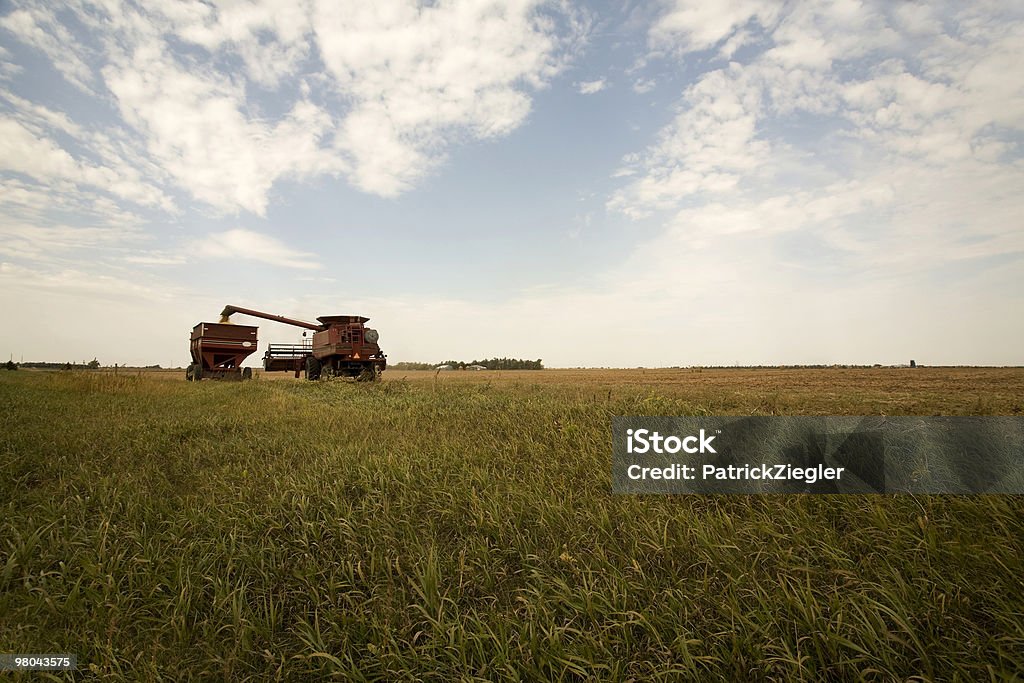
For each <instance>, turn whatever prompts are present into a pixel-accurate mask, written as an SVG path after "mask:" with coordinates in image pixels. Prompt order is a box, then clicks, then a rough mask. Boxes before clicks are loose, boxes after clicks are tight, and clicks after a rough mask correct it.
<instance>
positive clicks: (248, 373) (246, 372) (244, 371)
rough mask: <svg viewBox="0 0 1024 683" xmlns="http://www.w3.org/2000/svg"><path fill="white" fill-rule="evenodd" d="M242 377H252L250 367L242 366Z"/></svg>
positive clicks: (245, 378)
mask: <svg viewBox="0 0 1024 683" xmlns="http://www.w3.org/2000/svg"><path fill="white" fill-rule="evenodd" d="M242 379H243V380H247V379H252V368H242Z"/></svg>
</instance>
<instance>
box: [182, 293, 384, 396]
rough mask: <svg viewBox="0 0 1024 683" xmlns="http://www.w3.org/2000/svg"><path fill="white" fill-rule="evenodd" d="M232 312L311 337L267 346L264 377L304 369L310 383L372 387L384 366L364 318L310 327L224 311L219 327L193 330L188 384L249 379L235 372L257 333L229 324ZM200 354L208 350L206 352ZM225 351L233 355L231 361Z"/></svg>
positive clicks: (330, 318)
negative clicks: (340, 381) (346, 380)
mask: <svg viewBox="0 0 1024 683" xmlns="http://www.w3.org/2000/svg"><path fill="white" fill-rule="evenodd" d="M236 313H238V314H241V315H249V316H252V317H254V318H263V319H264V320H272V321H274V322H279V323H284V324H285V325H294V326H295V327H301V328H303V329H305V330H308V331H311V332H312V333H313V334H312V337H311V338H310V339H308V340H304V342H303V343H301V344H270V345H269V346H268V347H267V351H266V352H265V353H264V354H263V370H264V371H266V372H294V373H295V376H296V377H299V376H300V375H301V373H302V371H303V370H304V371H305V372H306V378H307V379H311V380H315V379H320V378H321V377H351V378H354V379H356V380H359V381H371V382H372V381H375V380H377V379H379V378H380V373H381V372H383V371H384V368H385V367H387V356H386V355H385V354H384V353H383V352H381V350H380V347H379V346H378V345H377V340H378V338H379V335H378V334H377V330H374V329H372V328H369V327H366V322H367V321H368V320H369V318H364V317H362V316H358V315H324V316H320V317H319V318H317V320H318V321H319V322H318V323H310V322H306V321H303V320H295V319H293V318H286V317H284V316H280V315H272V314H270V313H264V312H262V311H254V310H252V309H250V308H241V307H239V306H225V307H224V310H223V311H221V314H220V322H219V323H200V324H198V325H196V327H195V329H193V330H192V361H193V362H192V365H190V366H189V370H188V372H187V373H186V375H187V377H188V379H190V380H195V379H201V378H202V377H216V378H218V379H222V378H226V379H245V378H248V377H251V375H252V371H251V369H250V368H244V369H239V370H235V369H236V368H239V367H240V365H241V362H242V361H243V360H245V358H246V357H247V356H248V355H249V354H251V353H252V352H253V351H255V350H256V329H257V328H255V327H250V326H247V325H234V324H232V323H231V320H230V319H231V316H232V315H234V314H236ZM241 331H244V332H241ZM248 335H251V337H250V336H248ZM304 336H305V333H304ZM236 340H242V341H241V342H240V344H241V345H239V344H236V343H235V342H236ZM246 342H249V344H247V343H246ZM250 344H251V345H250ZM204 349H209V353H206V352H205V351H204ZM229 350H231V351H233V352H234V355H233V356H231V357H230V358H229V357H228V351H229Z"/></svg>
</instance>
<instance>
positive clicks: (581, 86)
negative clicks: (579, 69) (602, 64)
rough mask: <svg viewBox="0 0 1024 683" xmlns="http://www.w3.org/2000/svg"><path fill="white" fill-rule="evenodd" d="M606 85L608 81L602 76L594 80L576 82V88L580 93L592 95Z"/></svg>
mask: <svg viewBox="0 0 1024 683" xmlns="http://www.w3.org/2000/svg"><path fill="white" fill-rule="evenodd" d="M607 87H608V82H607V81H606V80H604V79H603V78H599V79H597V80H596V81H582V82H580V83H577V84H576V89H577V90H578V91H579V93H580V94H581V95H593V94H594V93H599V92H601V91H602V90H604V89H605V88H607Z"/></svg>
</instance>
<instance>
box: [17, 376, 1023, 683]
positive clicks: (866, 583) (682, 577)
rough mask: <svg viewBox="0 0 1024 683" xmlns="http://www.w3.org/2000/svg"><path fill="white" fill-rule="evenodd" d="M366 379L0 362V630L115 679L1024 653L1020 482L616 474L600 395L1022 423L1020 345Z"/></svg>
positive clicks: (721, 669) (920, 666) (939, 675)
mask: <svg viewBox="0 0 1024 683" xmlns="http://www.w3.org/2000/svg"><path fill="white" fill-rule="evenodd" d="M385 374H386V381H384V382H381V383H377V384H372V385H366V384H355V383H349V382H344V381H331V382H317V383H307V382H304V381H298V380H290V381H285V380H286V379H288V378H283V379H282V377H283V376H278V378H279V381H268V378H258V379H257V381H253V382H247V383H241V384H238V383H216V382H201V383H198V384H194V383H186V382H185V381H184V373H178V372H165V373H131V372H127V373H126V372H122V373H120V374H117V375H114V374H110V373H101V372H96V373H86V372H72V373H62V372H29V371H18V372H5V373H2V374H0V405H2V406H3V420H4V422H3V431H2V434H0V462H2V466H3V472H4V474H5V476H4V477H3V478H2V480H0V506H2V515H0V652H6V653H13V652H25V653H28V652H34V653H41V652H50V653H72V654H76V655H77V656H78V660H79V666H80V670H79V673H78V674H76V677H77V678H80V679H82V678H88V679H95V680H124V681H137V680H157V679H163V680H172V681H177V680H189V679H196V680H295V681H301V680H309V679H326V678H331V677H334V678H337V679H342V680H389V681H391V680H398V681H402V680H407V681H416V680H436V681H448V680H618V681H626V680H646V679H662V680H689V679H693V680H765V679H775V680H807V681H818V680H882V681H889V680H963V681H978V680H1019V678H1015V676H1019V672H1021V671H1024V562H1022V559H1021V558H1022V557H1024V497H1013V496H977V497H953V496H928V497H911V496H863V497H862V496H846V497H843V496H819V497H812V496H788V497H784V496H763V497H745V496H733V497H712V496H673V497H653V496H651V497H635V496H614V495H612V493H611V485H610V463H611V444H610V420H611V417H612V416H613V415H630V414H634V415H640V414H647V415H658V414H662V415H665V414H668V415H672V414H697V415H722V414H747V415H749V414H755V415H764V414H820V415H844V414H850V415H871V414H887V415H915V414H916V415H930V414H944V415H968V414H972V415H973V414H999V415H1016V414H1020V413H1021V411H1022V409H1024V407H1022V402H1024V370H1022V369H970V368H963V369H951V368H917V369H913V370H911V369H884V368H879V369H849V370H844V369H830V370H795V369H792V370H741V369H735V370H733V369H729V370H704V371H691V370H608V371H584V370H579V371H577V370H546V371H540V372H451V373H441V374H436V375H435V374H434V373H430V372H397V373H396V372H391V371H389V372H388V373H385ZM38 676H39V675H38V674H35V675H34V678H33V680H35V679H36V678H38ZM15 678H16V677H15ZM27 678H28V677H27V676H26V680H27Z"/></svg>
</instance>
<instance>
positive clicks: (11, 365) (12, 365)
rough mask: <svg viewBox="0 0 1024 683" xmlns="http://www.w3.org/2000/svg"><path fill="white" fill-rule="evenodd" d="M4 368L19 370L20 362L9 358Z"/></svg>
mask: <svg viewBox="0 0 1024 683" xmlns="http://www.w3.org/2000/svg"><path fill="white" fill-rule="evenodd" d="M4 369H5V370H17V369H18V364H17V363H15V362H14V361H13V360H9V361H7V362H6V363H4Z"/></svg>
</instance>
